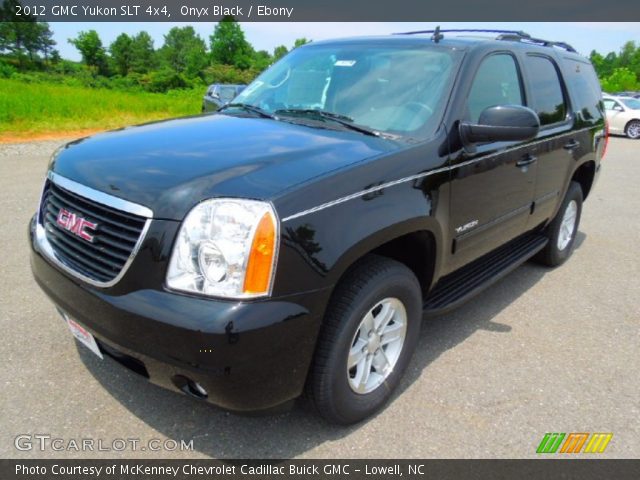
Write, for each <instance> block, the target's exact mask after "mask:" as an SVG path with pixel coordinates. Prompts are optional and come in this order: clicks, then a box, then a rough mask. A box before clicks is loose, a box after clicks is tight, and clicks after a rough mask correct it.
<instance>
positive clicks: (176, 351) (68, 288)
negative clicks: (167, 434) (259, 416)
mask: <svg viewBox="0 0 640 480" xmlns="http://www.w3.org/2000/svg"><path fill="white" fill-rule="evenodd" d="M34 228H35V222H33V221H32V222H31V226H30V243H31V247H32V252H31V268H32V271H33V275H34V277H35V279H36V281H37V283H38V285H39V286H40V287H41V288H42V290H43V291H44V292H45V293H46V294H47V296H49V298H50V299H51V300H52V301H53V302H54V303H55V305H56V306H57V307H58V308H59V309H60V310H62V311H64V312H65V313H66V314H67V315H69V316H70V317H72V318H73V319H74V320H76V321H77V322H79V323H81V324H82V325H83V326H84V327H86V328H87V330H89V331H90V332H91V333H92V334H93V335H94V336H95V337H96V339H97V341H98V343H99V345H100V347H101V350H102V351H103V353H105V354H107V355H109V356H111V357H113V358H115V359H116V360H118V361H120V363H122V364H124V365H126V366H129V367H130V368H131V369H132V370H134V371H137V372H138V373H142V374H144V375H145V376H147V377H148V378H149V380H150V381H151V382H153V383H155V384H157V385H160V386H162V387H165V388H169V389H171V390H174V391H185V389H184V388H183V387H184V379H185V378H187V379H189V380H192V381H194V382H197V383H198V384H200V385H201V386H202V387H204V389H205V390H206V392H207V397H206V399H207V401H210V402H211V403H214V404H216V405H219V406H221V407H223V408H226V409H229V410H237V411H255V410H264V409H269V408H273V407H276V406H278V405H280V404H283V403H285V402H287V401H289V400H292V399H294V398H296V397H297V396H299V395H300V393H301V392H302V390H303V387H304V383H305V380H306V375H307V370H308V368H309V364H310V362H311V358H312V356H313V350H314V348H315V342H316V338H317V334H318V331H319V327H320V319H321V316H322V313H321V311H322V310H323V305H324V304H326V301H327V298H326V297H327V296H328V291H319V292H313V293H307V294H300V295H295V296H291V297H286V298H282V299H271V300H268V301H254V302H245V303H243V302H238V301H222V300H214V299H207V298H202V297H195V296H189V295H183V294H177V293H173V292H169V291H167V290H164V289H162V288H160V289H150V288H145V289H140V290H133V291H130V292H127V293H122V292H117V294H114V293H113V291H114V289H100V288H96V287H92V286H90V285H87V284H85V283H83V282H82V281H80V280H78V279H76V278H73V277H71V276H69V275H68V274H66V273H63V272H62V271H61V270H60V269H59V268H58V267H56V266H54V265H52V264H51V263H50V261H49V260H47V259H46V258H45V257H43V255H42V254H41V252H39V251H38V245H37V242H35V241H34ZM134 263H135V261H134ZM132 269H135V268H134V265H132ZM116 291H117V290H116ZM110 292H111V293H110Z"/></svg>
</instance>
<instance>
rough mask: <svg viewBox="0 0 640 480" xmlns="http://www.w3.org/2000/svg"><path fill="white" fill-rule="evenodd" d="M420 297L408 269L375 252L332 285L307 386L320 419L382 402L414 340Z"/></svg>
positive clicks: (344, 416)
mask: <svg viewBox="0 0 640 480" xmlns="http://www.w3.org/2000/svg"><path fill="white" fill-rule="evenodd" d="M421 298H422V297H421V290H420V284H419V283H418V280H417V279H416V277H415V275H414V274H413V272H411V270H409V269H408V268H407V267H406V266H404V265H403V264H401V263H399V262H396V261H394V260H391V259H388V258H384V257H378V256H369V257H367V258H365V259H364V260H363V261H362V262H361V263H360V264H358V265H357V266H356V267H355V268H353V269H352V270H351V271H350V272H349V273H348V274H347V275H346V276H345V278H344V279H343V280H342V281H341V282H340V284H339V285H338V287H336V292H335V293H334V295H333V297H332V300H331V304H330V305H329V307H328V310H327V315H326V317H325V322H324V324H323V327H322V330H321V333H320V337H319V340H318V346H317V348H316V354H315V358H314V364H313V366H312V369H311V372H310V376H309V382H308V386H307V389H308V393H309V396H310V397H311V399H312V401H313V403H314V404H315V406H316V408H317V409H318V411H319V412H320V414H321V415H322V416H323V417H324V418H325V419H327V420H328V421H330V422H332V423H339V424H350V423H355V422H358V421H360V420H362V419H364V418H366V417H368V416H370V415H371V414H373V413H374V412H376V411H377V410H378V409H380V408H381V407H382V406H383V405H384V404H385V403H386V402H387V400H388V399H389V397H390V396H391V394H392V393H393V391H394V389H395V388H396V386H397V385H398V383H399V381H400V378H401V377H402V374H403V373H404V371H405V369H406V367H407V365H408V364H409V360H410V359H411V356H412V354H413V352H414V350H415V347H416V344H417V341H418V335H419V332H420V323H421V319H422V315H421V314H422V302H421Z"/></svg>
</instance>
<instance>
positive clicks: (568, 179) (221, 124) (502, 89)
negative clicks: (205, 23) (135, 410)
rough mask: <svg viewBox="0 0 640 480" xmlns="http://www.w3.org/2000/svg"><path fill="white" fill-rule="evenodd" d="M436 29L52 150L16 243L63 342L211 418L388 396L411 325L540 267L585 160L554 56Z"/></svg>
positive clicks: (577, 209) (590, 135)
mask: <svg viewBox="0 0 640 480" xmlns="http://www.w3.org/2000/svg"><path fill="white" fill-rule="evenodd" d="M474 35H475V36H474V37H469V38H465V37H464V36H461V35H459V34H458V33H450V32H447V31H435V32H430V31H429V32H411V33H407V34H399V35H392V36H385V37H375V38H355V39H347V40H340V41H328V42H314V43H312V44H310V45H306V46H304V47H301V48H297V49H295V50H294V51H293V52H292V53H290V54H289V55H287V56H286V57H285V58H283V59H282V60H281V61H279V62H278V63H277V64H275V65H274V66H273V67H271V68H270V69H268V70H267V71H265V72H264V73H263V74H262V75H260V76H259V77H258V78H257V79H256V80H255V81H254V82H253V83H251V84H250V85H249V86H248V87H247V88H246V89H245V90H244V91H243V92H242V93H241V94H240V95H239V96H238V97H237V98H236V99H235V100H234V102H235V103H233V104H230V105H227V106H226V107H224V108H223V109H222V110H221V111H220V112H218V113H215V114H212V115H204V116H196V117H190V118H184V119H179V120H171V121H164V122H158V123H154V124H148V125H144V126H140V127H135V128H127V129H124V130H120V131H116V132H111V133H105V134H99V135H96V136H93V137H90V138H86V139H82V140H78V141H75V142H72V143H70V144H68V145H66V146H64V147H63V148H61V149H60V150H59V151H58V152H56V154H55V155H54V156H53V158H52V160H51V163H50V165H49V168H48V173H47V176H46V182H45V185H44V189H43V193H42V199H41V202H40V206H39V209H38V212H37V215H36V216H35V217H34V218H33V220H32V223H31V226H30V239H31V245H32V247H33V254H32V257H31V264H32V269H33V272H34V275H35V278H36V280H37V282H38V283H39V285H40V286H41V287H42V289H43V290H44V291H45V292H46V294H47V295H48V296H49V297H50V298H51V299H52V300H53V302H54V303H55V304H56V306H57V308H58V310H59V311H60V313H61V314H62V316H63V318H64V319H65V320H66V322H67V323H68V325H69V327H70V328H71V330H72V332H73V333H74V335H75V336H76V337H77V338H78V339H79V340H80V341H81V342H82V343H84V344H85V345H87V346H89V347H90V348H91V349H92V350H93V351H94V353H96V354H97V355H99V356H104V355H106V356H109V357H112V358H113V359H115V360H116V361H118V362H120V363H121V364H123V365H125V366H127V367H128V368H131V369H132V370H134V371H136V372H138V373H140V374H142V375H144V376H146V377H148V378H149V380H150V381H152V382H154V383H156V384H159V385H162V386H165V387H167V388H171V389H174V390H177V391H182V392H184V393H186V394H189V395H192V396H194V397H197V398H200V399H206V400H208V401H210V402H213V403H215V404H217V405H220V406H222V407H224V408H227V409H231V410H237V411H248V410H270V409H272V408H276V407H280V406H282V405H288V404H289V403H291V401H292V400H293V399H295V398H297V397H298V396H300V395H301V393H302V392H303V391H306V392H307V393H308V396H309V398H310V399H311V401H312V402H313V404H315V406H316V407H317V409H318V410H319V412H320V413H321V414H322V415H323V416H324V417H325V418H327V419H328V420H329V421H332V422H337V423H343V424H346V423H351V422H356V421H358V420H361V419H363V418H365V417H367V416H368V415H371V414H372V413H373V412H375V411H376V410H377V409H379V408H380V407H381V406H382V405H383V404H384V403H385V402H386V401H387V400H388V399H389V397H390V396H391V394H392V392H393V391H394V389H395V387H396V386H397V385H398V383H399V381H400V378H401V376H402V374H403V372H404V371H405V369H406V368H407V365H408V364H409V361H410V359H411V355H412V353H413V351H414V349H415V348H416V344H417V342H418V332H419V330H420V324H421V320H422V319H423V317H425V316H431V315H435V314H439V313H441V312H444V311H446V310H448V309H451V308H453V307H455V306H457V305H459V304H460V303H461V302H463V301H464V300H466V299H468V298H469V297H471V296H472V295H475V294H477V293H478V292H479V291H481V290H482V289H483V288H485V287H486V286H487V285H489V284H490V283H492V282H493V281H495V280H496V279H498V278H501V277H502V276H504V275H506V274H507V273H508V272H509V271H511V270H512V269H514V268H515V267H516V266H518V265H519V264H521V263H523V262H525V261H526V260H527V259H529V258H532V257H535V258H536V259H538V260H539V261H540V262H542V263H544V264H546V265H548V266H556V265H560V264H561V263H563V262H564V261H565V260H567V258H568V257H569V256H570V255H571V252H572V250H573V248H574V242H575V238H576V231H577V229H578V224H579V221H580V213H581V210H582V203H583V201H584V199H586V198H587V197H588V196H589V192H590V191H591V189H592V187H593V184H594V181H595V179H596V177H597V175H598V172H599V170H600V159H601V157H602V155H603V153H604V149H605V146H606V138H607V134H606V127H605V122H604V117H603V109H602V104H601V91H600V87H599V84H598V81H597V78H596V76H595V73H594V70H593V68H592V66H591V65H590V64H589V62H588V61H587V60H586V59H584V58H583V57H581V56H579V55H577V54H576V53H575V51H574V50H573V49H572V48H571V47H570V46H569V45H567V44H564V43H556V42H549V41H544V40H538V39H535V38H531V37H530V36H528V35H526V34H524V33H521V32H497V33H495V32H494V33H491V34H490V35H487V38H478V37H477V34H474Z"/></svg>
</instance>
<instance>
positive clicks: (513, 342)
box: [0, 138, 640, 458]
mask: <svg viewBox="0 0 640 480" xmlns="http://www.w3.org/2000/svg"><path fill="white" fill-rule="evenodd" d="M58 144H59V143H56V142H43V143H32V144H20V145H5V146H0V182H1V187H0V189H1V191H2V196H1V197H0V198H1V210H2V212H3V218H4V220H3V226H2V228H1V229H0V244H1V245H4V255H2V256H1V257H0V265H1V271H2V276H1V277H0V291H1V292H2V295H1V297H0V321H1V327H2V332H3V337H4V338H3V339H2V341H1V342H0V358H1V359H2V363H1V366H0V385H1V386H2V390H1V394H0V432H1V433H0V457H4V458H6V457H13V458H42V457H51V458H64V457H86V458H96V457H111V456H115V455H117V456H118V457H120V458H123V457H124V458H127V457H128V458H145V457H152V458H161V457H167V456H168V457H174V458H186V457H193V458H197V457H200V458H203V457H216V458H220V457H235V458H240V457H280V458H283V457H287V458H288V457H318V458H325V457H329V458H348V457H369V458H381V457H382V458H387V457H389V458H408V457H419V458H430V457H446V458H458V457H463V458H472V457H476V458H480V457H488V458H504V457H515V458H526V457H534V456H535V449H536V447H537V445H538V443H539V442H540V440H541V439H542V437H543V435H544V433H545V432H613V434H614V436H613V439H612V441H611V443H610V444H609V447H608V449H607V451H606V453H605V454H603V456H606V457H611V458H637V457H638V452H640V400H639V393H640V375H638V371H640V348H639V340H640V335H639V333H640V328H639V326H640V308H639V307H638V301H639V300H640V260H639V259H638V253H637V252H636V250H635V249H636V248H637V243H638V239H640V221H639V218H638V212H639V211H640V200H639V198H640V192H639V190H638V185H639V184H640V141H635V142H634V141H630V140H627V139H624V138H615V139H612V140H611V142H610V145H609V151H608V153H607V156H606V158H605V160H604V161H603V172H602V175H601V177H600V180H599V183H598V184H597V186H596V188H595V190H594V191H593V192H592V194H591V197H590V198H589V199H588V201H587V203H586V206H585V210H584V212H583V217H582V223H581V227H580V233H579V237H578V239H577V240H578V247H577V250H576V252H575V253H574V256H573V258H572V259H571V260H570V261H569V262H568V263H567V264H565V265H564V266H563V267H561V268H559V269H557V270H547V269H544V268H541V267H539V266H536V265H533V264H526V265H524V266H522V267H521V268H519V269H518V270H516V271H515V272H514V273H512V274H511V275H509V276H508V277H507V278H505V279H503V280H502V281H500V282H499V283H498V284H496V285H494V286H493V287H492V288H490V289H489V290H487V291H485V293H483V294H482V295H481V296H480V297H479V298H476V299H474V300H473V301H471V302H469V303H467V304H466V305H465V306H463V307H462V308H460V309H458V310H457V311H455V312H454V313H452V314H449V315H446V316H442V317H439V318H436V319H433V320H431V321H429V323H426V324H425V325H424V328H423V331H422V338H421V341H420V345H419V348H418V351H417V353H416V356H415V357H414V360H413V362H412V364H411V366H410V368H409V371H408V374H407V375H406V378H405V381H404V382H403V384H402V386H401V392H400V393H399V394H398V395H396V397H395V398H394V400H393V401H392V403H391V404H390V405H389V406H388V407H387V408H386V409H385V410H384V411H383V412H382V413H380V414H379V415H378V416H376V417H375V418H373V419H371V420H369V421H367V422H364V423H362V424H361V425H358V426H355V427H351V428H337V427H332V426H328V425H326V424H325V423H323V422H322V421H321V420H319V419H318V418H317V417H315V416H314V415H313V414H312V413H310V412H309V411H308V410H307V409H305V408H303V407H297V408H295V409H294V410H293V411H292V412H290V413H286V414H281V415H274V416H269V417H246V416H237V415H233V414H229V413H226V412H223V411H220V410H218V409H216V408H214V407H211V406H209V405H206V404H202V403H198V402H197V401H195V400H192V399H189V398H186V397H182V396H180V395H177V394H175V393H172V392H168V391H164V390H162V389H160V388H158V387H155V386H153V385H151V384H148V383H147V382H146V381H144V380H143V379H141V378H138V377H137V376H135V375H134V374H132V373H130V372H129V371H127V370H125V369H123V368H122V367H121V366H119V365H118V364H116V363H114V362H113V361H111V360H109V359H106V360H105V361H100V360H99V359H98V358H97V357H95V356H93V354H91V353H90V352H88V351H87V350H86V349H85V348H84V347H81V346H76V344H75V342H74V340H73V338H72V336H71V334H70V333H69V332H68V330H67V328H66V326H65V325H64V323H63V322H62V321H61V319H60V318H59V317H58V315H57V313H55V310H54V308H53V305H52V304H51V303H50V302H49V301H48V299H47V298H46V297H45V296H44V294H43V293H41V292H40V290H39V289H38V287H37V286H36V284H35V282H34V281H33V279H32V278H31V273H30V270H29V260H28V253H29V249H28V245H27V239H26V228H27V222H28V220H29V218H30V216H31V215H32V213H33V212H34V210H35V208H36V203H37V200H38V195H39V190H40V188H41V185H42V181H43V175H44V171H45V169H46V165H47V161H48V158H49V155H50V154H51V153H52V152H53V150H54V149H55V148H56V146H57V145H58ZM19 434H48V435H51V437H54V438H63V439H65V440H66V441H69V440H71V439H82V438H87V437H91V438H94V439H102V440H103V442H104V445H107V446H111V445H112V442H113V440H114V439H130V438H138V439H140V440H141V442H142V443H141V444H142V445H144V444H146V442H148V441H149V440H151V439H161V440H166V439H174V440H177V441H178V442H179V441H180V440H186V441H189V440H191V439H193V440H194V442H193V446H194V450H193V451H190V452H184V451H183V452H181V451H172V452H170V451H164V452H151V451H149V450H148V449H147V450H146V451H141V450H139V451H131V450H127V451H124V452H121V453H115V452H97V451H94V452H88V453H78V452H75V451H73V450H70V451H66V450H65V451H51V450H47V451H44V452H41V451H37V450H35V451H27V452H21V451H18V450H16V449H15V447H14V438H15V437H16V436H17V435H19Z"/></svg>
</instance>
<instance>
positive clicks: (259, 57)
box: [253, 50, 273, 71]
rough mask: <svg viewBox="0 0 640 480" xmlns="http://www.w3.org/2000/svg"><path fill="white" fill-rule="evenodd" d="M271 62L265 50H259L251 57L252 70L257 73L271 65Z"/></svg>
mask: <svg viewBox="0 0 640 480" xmlns="http://www.w3.org/2000/svg"><path fill="white" fill-rule="evenodd" d="M272 62H273V59H272V58H271V55H269V52H267V51H266V50H259V51H257V52H256V53H255V54H254V56H253V68H255V69H256V70H258V71H262V70H264V69H265V68H267V67H268V66H269V65H271V63H272Z"/></svg>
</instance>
